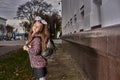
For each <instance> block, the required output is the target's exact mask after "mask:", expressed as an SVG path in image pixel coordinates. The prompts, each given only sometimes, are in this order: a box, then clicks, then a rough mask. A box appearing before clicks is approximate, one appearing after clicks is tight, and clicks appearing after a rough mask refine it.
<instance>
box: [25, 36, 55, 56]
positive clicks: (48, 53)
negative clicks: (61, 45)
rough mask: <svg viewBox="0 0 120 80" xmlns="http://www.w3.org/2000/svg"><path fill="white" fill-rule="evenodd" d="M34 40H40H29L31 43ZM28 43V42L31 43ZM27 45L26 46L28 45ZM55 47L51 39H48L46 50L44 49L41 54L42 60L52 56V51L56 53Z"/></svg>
mask: <svg viewBox="0 0 120 80" xmlns="http://www.w3.org/2000/svg"><path fill="white" fill-rule="evenodd" d="M34 38H40V39H41V37H40V36H34V37H33V38H32V39H31V41H32V40H33V39H34ZM31 41H30V42H31ZM30 42H28V44H29V43H30ZM28 44H27V45H28ZM56 49H57V48H56V46H55V44H54V41H53V40H52V39H50V38H48V40H47V48H46V50H45V51H44V52H41V55H42V56H43V57H44V58H48V57H50V56H51V55H52V54H53V52H54V51H56Z"/></svg>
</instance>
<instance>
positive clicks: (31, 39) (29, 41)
mask: <svg viewBox="0 0 120 80" xmlns="http://www.w3.org/2000/svg"><path fill="white" fill-rule="evenodd" d="M34 38H39V39H40V40H42V39H41V37H40V36H34V37H32V39H31V40H30V41H29V42H28V43H27V44H26V45H29V44H30V43H31V42H32V41H33V39H34Z"/></svg>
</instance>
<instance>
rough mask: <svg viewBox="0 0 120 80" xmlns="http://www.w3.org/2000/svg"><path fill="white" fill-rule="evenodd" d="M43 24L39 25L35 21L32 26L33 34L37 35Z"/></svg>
mask: <svg viewBox="0 0 120 80" xmlns="http://www.w3.org/2000/svg"><path fill="white" fill-rule="evenodd" d="M42 28H43V24H41V23H40V22H39V21H36V22H35V23H34V25H33V26H32V31H33V33H38V32H40V31H41V30H42Z"/></svg>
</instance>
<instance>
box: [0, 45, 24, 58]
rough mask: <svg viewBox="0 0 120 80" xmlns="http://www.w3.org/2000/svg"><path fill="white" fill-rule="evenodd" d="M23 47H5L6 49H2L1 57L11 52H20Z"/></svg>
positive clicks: (0, 50) (0, 48)
mask: <svg viewBox="0 0 120 80" xmlns="http://www.w3.org/2000/svg"><path fill="white" fill-rule="evenodd" d="M21 47H22V46H20V45H18V46H4V47H0V56H2V55H5V54H7V53H9V52H11V51H15V50H18V49H19V48H21Z"/></svg>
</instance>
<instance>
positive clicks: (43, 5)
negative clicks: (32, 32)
mask: <svg viewBox="0 0 120 80" xmlns="http://www.w3.org/2000/svg"><path fill="white" fill-rule="evenodd" d="M51 9H52V5H51V4H48V3H47V2H45V1H44V0H31V1H28V2H26V3H25V4H23V5H20V6H19V7H18V10H17V17H18V18H26V19H27V20H28V21H29V22H30V23H32V21H33V20H34V18H35V16H39V15H40V16H41V15H44V14H47V13H48V12H51Z"/></svg>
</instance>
